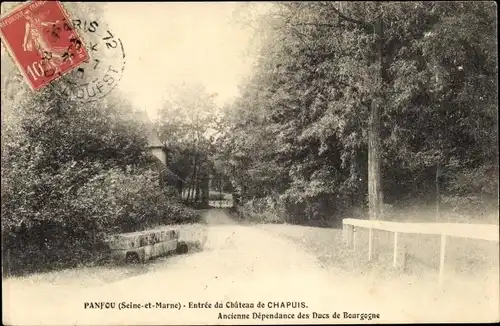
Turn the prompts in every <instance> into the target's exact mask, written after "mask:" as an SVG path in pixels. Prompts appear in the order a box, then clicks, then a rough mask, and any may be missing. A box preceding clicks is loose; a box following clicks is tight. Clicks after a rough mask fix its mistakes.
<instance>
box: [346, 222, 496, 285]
mask: <svg viewBox="0 0 500 326" xmlns="http://www.w3.org/2000/svg"><path fill="white" fill-rule="evenodd" d="M342 223H343V236H344V242H345V243H346V244H347V245H352V246H353V247H354V249H355V248H356V230H355V229H356V228H357V227H359V228H365V229H368V231H369V233H368V260H371V259H372V255H373V230H383V231H388V232H393V233H394V245H393V266H394V267H396V266H397V264H398V236H399V234H400V233H411V234H427V235H432V234H434V235H440V236H441V250H440V257H439V284H440V285H441V284H442V283H443V280H444V261H445V252H446V238H447V237H460V238H468V239H481V240H488V241H494V242H499V227H498V225H493V224H467V223H401V222H389V221H380V220H359V219H352V218H346V219H344V220H343V221H342Z"/></svg>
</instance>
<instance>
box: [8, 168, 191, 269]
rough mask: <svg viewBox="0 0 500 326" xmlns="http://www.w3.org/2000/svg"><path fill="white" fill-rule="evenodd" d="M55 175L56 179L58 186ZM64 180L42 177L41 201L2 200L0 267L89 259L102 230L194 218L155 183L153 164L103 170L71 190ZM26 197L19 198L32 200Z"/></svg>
mask: <svg viewBox="0 0 500 326" xmlns="http://www.w3.org/2000/svg"><path fill="white" fill-rule="evenodd" d="M78 172H80V173H81V172H82V170H78ZM78 172H75V171H73V172H71V174H77V173H78ZM56 180H59V181H60V182H61V184H60V185H59V189H58V188H57V187H56ZM64 180H71V178H69V177H68V176H67V175H56V176H52V177H51V178H47V179H46V180H43V182H44V183H45V188H47V189H49V187H50V189H52V192H53V197H52V198H47V199H46V200H45V203H46V205H45V206H44V207H26V206H24V207H22V206H12V204H13V203H15V202H16V200H15V199H14V198H9V200H8V201H7V205H6V206H10V207H5V208H6V211H5V212H2V224H3V225H4V226H5V227H2V239H3V246H2V248H3V254H4V260H3V261H4V272H6V273H9V274H18V273H22V272H35V271H41V270H47V269H53V268H59V267H70V266H75V265H77V264H79V263H90V262H95V261H98V260H99V259H100V258H101V254H102V252H103V251H102V249H104V246H103V240H104V239H105V237H106V235H109V234H112V233H120V232H131V231H138V230H142V229H147V228H152V227H155V226H158V225H161V224H176V223H196V222H199V221H200V215H199V214H198V213H197V212H196V211H194V210H192V209H189V208H187V207H185V206H184V205H182V204H181V203H179V202H177V201H176V200H174V199H173V197H169V196H168V195H167V193H166V192H165V191H163V190H162V189H161V188H160V187H159V185H158V175H157V173H156V172H154V171H153V170H147V169H140V170H137V171H128V172H127V171H122V170H120V169H110V170H105V171H102V172H101V173H99V174H97V175H95V176H94V177H93V178H91V179H90V180H89V181H88V182H86V183H85V184H83V186H81V187H80V188H79V189H77V190H75V191H74V192H72V191H68V190H69V189H70V187H68V185H67V184H64V182H63V181H64ZM65 193H66V195H65ZM11 195H12V194H11ZM31 196H36V193H33V194H32V195H31ZM29 197H30V196H29V195H28V196H26V197H25V198H23V200H25V201H28V202H35V201H34V200H31V201H30V199H31V198H29ZM9 204H10V205H9ZM23 212H24V214H26V218H25V219H22V220H21V222H20V223H19V224H15V223H13V222H14V220H16V221H18V220H17V219H15V218H14V217H13V215H12V214H23Z"/></svg>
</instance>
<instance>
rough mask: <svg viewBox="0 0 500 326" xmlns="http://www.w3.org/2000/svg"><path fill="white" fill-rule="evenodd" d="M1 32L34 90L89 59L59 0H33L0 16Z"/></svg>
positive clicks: (3, 39)
mask: <svg viewBox="0 0 500 326" xmlns="http://www.w3.org/2000/svg"><path fill="white" fill-rule="evenodd" d="M0 36H1V37H2V41H3V42H4V44H5V46H6V48H7V49H8V51H9V52H10V54H11V55H12V57H13V58H14V60H15V61H16V63H17V65H18V66H19V68H20V69H21V71H22V72H23V74H24V76H25V77H26V79H27V80H28V83H29V85H30V86H31V88H32V89H34V90H38V89H40V88H42V87H44V86H46V85H47V84H49V83H50V82H51V81H53V80H54V79H56V78H58V77H59V76H61V75H63V74H65V73H66V72H69V71H70V70H72V69H73V68H75V67H77V66H79V65H80V64H81V63H83V62H85V61H88V60H89V54H88V52H87V50H86V49H85V46H84V45H83V42H82V40H81V39H80V37H79V36H78V34H77V33H76V31H75V30H74V29H73V27H72V25H71V21H70V19H69V17H68V15H67V14H66V12H65V11H64V8H63V7H62V5H61V3H60V2H59V1H30V2H28V3H26V4H24V5H22V6H20V7H19V8H17V9H15V10H13V11H12V12H10V13H9V14H8V15H6V16H5V17H2V18H1V19H0Z"/></svg>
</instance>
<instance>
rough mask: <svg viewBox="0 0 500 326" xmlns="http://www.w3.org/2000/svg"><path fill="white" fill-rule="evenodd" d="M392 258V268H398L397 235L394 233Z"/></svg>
mask: <svg viewBox="0 0 500 326" xmlns="http://www.w3.org/2000/svg"><path fill="white" fill-rule="evenodd" d="M393 255H394V257H393V258H392V266H393V267H394V268H395V267H397V266H398V233H397V232H394V253H393Z"/></svg>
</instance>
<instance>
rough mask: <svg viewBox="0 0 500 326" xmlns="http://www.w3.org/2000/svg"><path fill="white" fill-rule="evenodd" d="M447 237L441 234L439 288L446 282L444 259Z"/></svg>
mask: <svg viewBox="0 0 500 326" xmlns="http://www.w3.org/2000/svg"><path fill="white" fill-rule="evenodd" d="M445 251H446V235H445V234H441V251H440V256H439V286H442V285H443V282H444V258H445V256H446V254H445Z"/></svg>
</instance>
